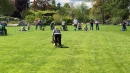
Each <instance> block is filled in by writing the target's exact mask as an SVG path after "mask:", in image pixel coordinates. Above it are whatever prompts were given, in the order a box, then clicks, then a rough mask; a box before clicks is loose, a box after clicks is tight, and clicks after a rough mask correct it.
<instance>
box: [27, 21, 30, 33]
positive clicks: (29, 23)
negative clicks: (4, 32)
mask: <svg viewBox="0 0 130 73" xmlns="http://www.w3.org/2000/svg"><path fill="white" fill-rule="evenodd" d="M27 26H28V31H29V30H30V23H29V22H28V24H27Z"/></svg>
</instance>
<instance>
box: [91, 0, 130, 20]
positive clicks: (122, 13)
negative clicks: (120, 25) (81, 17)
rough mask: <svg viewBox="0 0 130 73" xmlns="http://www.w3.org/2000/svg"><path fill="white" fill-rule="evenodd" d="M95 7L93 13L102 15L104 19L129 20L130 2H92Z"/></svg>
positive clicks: (124, 0)
mask: <svg viewBox="0 0 130 73" xmlns="http://www.w3.org/2000/svg"><path fill="white" fill-rule="evenodd" d="M92 3H93V7H92V8H91V13H93V14H96V13H97V14H100V15H101V16H102V19H103V20H104V17H105V18H106V19H108V18H110V17H111V18H117V17H118V18H121V19H122V20H124V19H127V18H128V16H129V11H128V6H129V5H128V3H129V0H92Z"/></svg>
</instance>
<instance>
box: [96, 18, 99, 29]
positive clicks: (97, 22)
mask: <svg viewBox="0 0 130 73" xmlns="http://www.w3.org/2000/svg"><path fill="white" fill-rule="evenodd" d="M95 24H96V30H99V21H98V20H97V19H96V20H95Z"/></svg>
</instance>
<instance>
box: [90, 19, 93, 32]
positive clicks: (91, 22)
mask: <svg viewBox="0 0 130 73" xmlns="http://www.w3.org/2000/svg"><path fill="white" fill-rule="evenodd" d="M90 30H93V20H92V19H91V20H90Z"/></svg>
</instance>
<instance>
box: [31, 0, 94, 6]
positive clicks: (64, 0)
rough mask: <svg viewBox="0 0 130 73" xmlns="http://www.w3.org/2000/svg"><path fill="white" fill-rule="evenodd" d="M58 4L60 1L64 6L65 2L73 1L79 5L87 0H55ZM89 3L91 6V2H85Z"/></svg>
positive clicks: (75, 4)
mask: <svg viewBox="0 0 130 73" xmlns="http://www.w3.org/2000/svg"><path fill="white" fill-rule="evenodd" d="M30 1H34V0H30ZM55 1H56V4H58V3H60V4H61V6H63V5H64V4H65V3H73V5H74V6H77V5H79V4H81V3H82V2H85V1H86V0H55ZM85 3H86V4H87V6H88V7H89V8H91V7H92V4H91V2H85Z"/></svg>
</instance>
